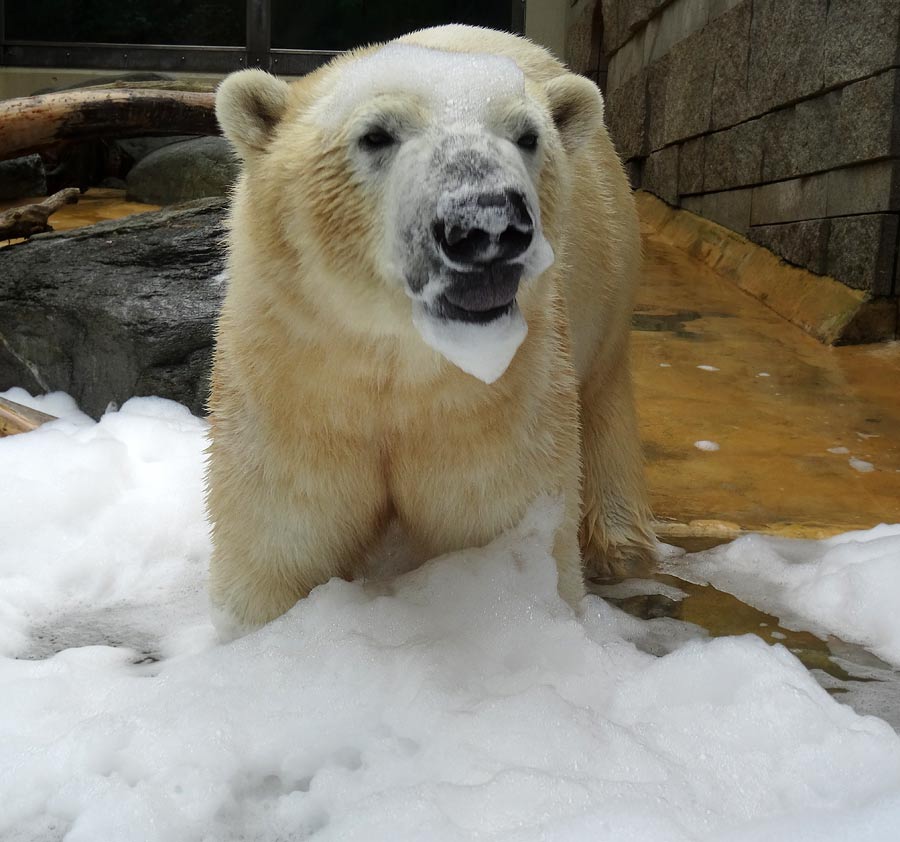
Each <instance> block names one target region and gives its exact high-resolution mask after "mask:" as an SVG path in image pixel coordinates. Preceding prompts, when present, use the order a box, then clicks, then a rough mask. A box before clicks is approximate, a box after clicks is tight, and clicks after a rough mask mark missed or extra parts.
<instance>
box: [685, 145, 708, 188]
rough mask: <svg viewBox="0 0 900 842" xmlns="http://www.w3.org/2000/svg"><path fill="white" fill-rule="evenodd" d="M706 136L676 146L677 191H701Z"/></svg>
mask: <svg viewBox="0 0 900 842" xmlns="http://www.w3.org/2000/svg"><path fill="white" fill-rule="evenodd" d="M705 144H706V138H704V137H697V138H694V140H688V141H685V142H684V143H682V144H681V145H680V146H679V147H678V192H679V194H680V195H682V196H684V195H685V194H686V193H700V192H702V191H703V157H704V152H705V149H704V147H705Z"/></svg>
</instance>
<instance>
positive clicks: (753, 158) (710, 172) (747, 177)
mask: <svg viewBox="0 0 900 842" xmlns="http://www.w3.org/2000/svg"><path fill="white" fill-rule="evenodd" d="M762 128H763V123H762V120H750V121H748V122H746V123H741V124H740V125H738V126H734V127H733V128H730V129H725V130H724V131H721V132H715V133H714V134H710V135H707V136H706V150H705V161H704V165H703V189H704V190H707V191H715V190H728V189H730V188H732V187H746V186H748V185H751V184H759V183H760V180H761V178H760V175H761V173H762Z"/></svg>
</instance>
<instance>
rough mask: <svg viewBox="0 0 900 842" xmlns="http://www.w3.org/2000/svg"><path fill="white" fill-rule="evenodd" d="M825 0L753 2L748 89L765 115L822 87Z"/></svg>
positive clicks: (762, 0) (757, 110) (757, 108)
mask: <svg viewBox="0 0 900 842" xmlns="http://www.w3.org/2000/svg"><path fill="white" fill-rule="evenodd" d="M827 11H828V0H804V1H803V2H789V3H786V2H784V0H753V21H752V24H751V27H750V64H749V77H748V78H749V85H748V91H749V93H750V97H751V100H752V102H753V109H752V110H753V113H754V114H764V113H765V112H767V111H769V110H771V109H772V108H775V107H777V106H779V105H784V104H787V103H790V102H794V101H796V100H800V99H802V98H804V97H807V96H809V95H810V94H814V93H815V92H816V91H818V90H821V88H822V80H823V78H824V61H825V46H824V45H825V17H826V13H827Z"/></svg>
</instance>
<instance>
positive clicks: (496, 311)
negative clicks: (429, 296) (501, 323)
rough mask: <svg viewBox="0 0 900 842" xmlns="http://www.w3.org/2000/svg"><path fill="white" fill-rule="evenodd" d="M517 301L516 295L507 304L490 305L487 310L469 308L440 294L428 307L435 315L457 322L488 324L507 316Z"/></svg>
mask: <svg viewBox="0 0 900 842" xmlns="http://www.w3.org/2000/svg"><path fill="white" fill-rule="evenodd" d="M515 303H516V299H515V297H513V299H512V301H509V302H507V303H506V304H501V305H500V306H498V307H490V308H489V309H487V310H467V309H466V308H465V307H460V306H458V305H457V304H454V303H453V302H452V301H449V300H448V299H447V297H446V296H444V295H440V296H438V298H437V299H436V300H435V301H434V303H433V304H432V305H431V306H430V307H429V308H428V310H429V312H430V313H431V315H433V316H437V317H438V318H440V319H450V320H452V321H456V322H473V323H475V324H488V323H489V322H492V321H494V320H495V319H499V318H500V317H501V316H505V315H506V314H507V313H508V312H509V311H510V310H511V309H512V307H513V305H514V304H515Z"/></svg>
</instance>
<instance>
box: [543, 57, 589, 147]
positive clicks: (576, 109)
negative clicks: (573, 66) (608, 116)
mask: <svg viewBox="0 0 900 842" xmlns="http://www.w3.org/2000/svg"><path fill="white" fill-rule="evenodd" d="M544 90H545V92H546V94H547V99H548V100H549V102H550V114H551V116H552V117H553V122H554V123H555V124H556V128H557V129H558V131H559V136H560V137H561V138H562V142H563V146H564V147H565V148H566V151H568V152H573V151H574V150H576V149H577V148H578V147H579V146H581V145H582V144H584V143H587V142H588V141H589V140H590V139H591V138H592V137H593V136H594V135H595V134H596V132H597V130H598V129H599V128H601V127H602V126H603V98H602V97H601V96H600V91H599V90H598V89H597V86H596V85H595V84H594V83H593V82H591V81H590V80H588V79H585V78H584V76H576V75H575V74H574V73H566V74H565V75H564V76H557V77H556V78H555V79H551V80H550V81H549V82H548V83H547V84H546V86H545V88H544Z"/></svg>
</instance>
